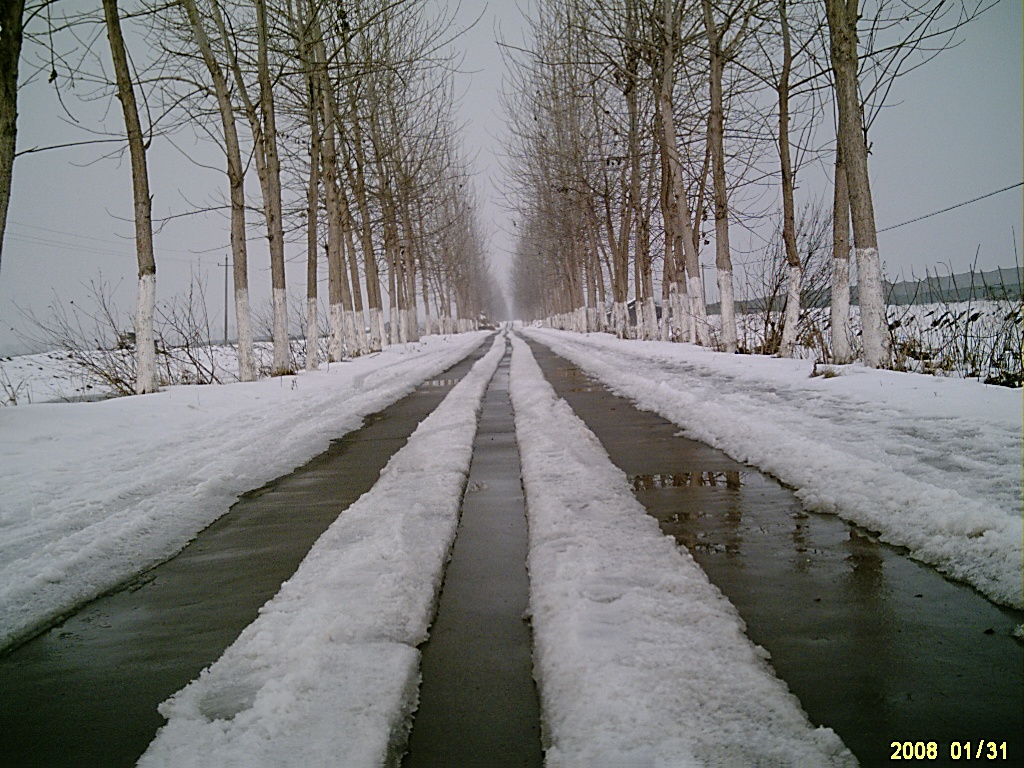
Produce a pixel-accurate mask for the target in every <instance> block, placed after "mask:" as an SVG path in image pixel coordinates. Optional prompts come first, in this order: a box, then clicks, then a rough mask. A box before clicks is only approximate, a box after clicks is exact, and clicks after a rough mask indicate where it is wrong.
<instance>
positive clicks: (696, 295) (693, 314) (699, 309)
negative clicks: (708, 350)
mask: <svg viewBox="0 0 1024 768" xmlns="http://www.w3.org/2000/svg"><path fill="white" fill-rule="evenodd" d="M686 287H687V295H688V296H689V297H690V323H691V328H690V338H691V339H695V340H696V342H697V343H698V344H700V345H701V346H702V347H710V346H711V333H710V331H709V329H708V315H707V307H705V305H704V286H703V285H702V284H701V282H700V276H699V275H691V276H690V277H688V278H687V279H686Z"/></svg>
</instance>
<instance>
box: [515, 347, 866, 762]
mask: <svg viewBox="0 0 1024 768" xmlns="http://www.w3.org/2000/svg"><path fill="white" fill-rule="evenodd" d="M513 345H514V346H513V350H514V352H513V358H512V379H511V395H512V403H513V407H514V409H515V418H516V434H517V439H518V441H519V447H520V455H521V458H522V463H523V484H524V487H525V489H526V502H527V509H528V515H529V524H530V554H529V569H530V611H531V613H532V621H533V628H534V643H535V645H534V659H535V661H534V664H535V675H536V677H537V680H538V684H539V688H540V694H541V705H542V709H543V717H544V728H545V735H546V741H547V744H546V747H547V764H548V765H549V766H592V765H648V766H669V765H671V766H681V765H709V766H719V765H755V764H757V765H815V766H827V765H856V761H855V759H854V758H853V756H852V755H851V754H850V752H849V751H848V750H847V749H846V747H845V746H844V745H843V743H842V742H841V740H840V739H839V737H838V736H836V734H835V733H834V732H833V731H832V730H831V729H829V728H817V729H816V728H814V727H813V726H812V725H811V724H810V722H808V720H807V717H806V715H805V714H804V712H803V710H802V709H801V707H800V703H799V702H798V701H797V699H796V698H795V697H794V696H793V695H792V694H790V693H789V692H788V690H787V688H786V686H785V684H784V683H783V682H781V681H780V680H779V679H778V678H777V677H775V675H774V673H773V671H772V669H771V668H770V667H769V665H768V664H767V663H766V661H765V658H766V655H767V652H766V651H764V650H763V649H762V648H760V647H758V646H755V645H754V644H753V643H751V641H750V640H749V639H748V638H747V637H746V635H744V633H743V630H744V625H743V621H742V619H741V618H740V617H739V615H738V614H737V613H736V610H735V608H734V607H733V606H732V604H731V603H730V602H729V601H728V600H727V599H726V598H725V597H724V596H723V595H722V594H721V592H720V591H719V590H718V588H717V587H715V586H714V585H712V584H711V583H710V582H709V581H708V579H707V577H706V576H705V574H704V571H702V570H701V568H700V567H699V566H698V565H697V564H696V563H695V562H694V560H693V559H692V558H691V557H690V555H689V553H687V552H686V551H685V550H684V549H681V548H679V547H677V546H676V544H675V542H674V541H673V540H672V539H671V538H668V537H666V536H664V535H663V534H662V533H661V531H660V530H659V528H658V524H657V522H656V521H655V520H654V519H653V518H651V517H650V516H649V515H648V514H647V513H646V512H645V510H644V509H643V507H642V506H641V505H640V504H639V502H637V501H636V499H635V498H634V497H633V495H632V493H631V492H630V490H629V483H628V482H627V479H626V477H625V475H624V474H623V473H622V472H621V471H620V470H619V469H617V468H616V467H615V466H614V465H613V464H612V463H611V461H610V460H609V459H608V456H607V454H606V453H605V452H604V449H603V448H602V447H601V444H600V443H599V442H598V440H597V438H596V437H594V435H593V433H592V432H590V430H589V429H587V427H586V426H585V425H584V424H583V422H581V421H580V420H579V419H578V418H577V417H576V416H575V414H573V412H572V410H571V409H570V408H569V406H568V405H567V404H566V403H565V402H564V401H562V400H560V399H558V398H557V397H556V396H555V393H554V391H553V390H552V389H551V387H550V385H549V384H548V383H547V382H546V381H545V380H544V378H543V376H542V374H541V372H540V369H539V368H538V366H537V363H536V362H535V361H534V359H533V356H532V354H531V353H530V351H529V348H528V347H527V346H526V344H525V343H524V342H522V341H521V340H519V339H514V340H513Z"/></svg>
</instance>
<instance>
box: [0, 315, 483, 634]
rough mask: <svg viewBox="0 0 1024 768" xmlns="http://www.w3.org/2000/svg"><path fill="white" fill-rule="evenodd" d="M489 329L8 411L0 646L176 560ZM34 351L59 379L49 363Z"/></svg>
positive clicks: (1, 506) (45, 375)
mask: <svg viewBox="0 0 1024 768" xmlns="http://www.w3.org/2000/svg"><path fill="white" fill-rule="evenodd" d="M485 336H486V334H485V333H482V332H478V333H472V334H461V335H457V336H447V337H441V336H429V337H426V338H425V339H424V341H423V342H420V343H417V344H408V345H399V346H395V347H389V348H388V349H387V350H386V351H385V352H383V353H381V354H379V355H374V356H370V357H364V358H359V359H356V360H353V361H352V362H347V363H343V364H334V365H331V366H330V369H329V370H326V366H325V369H324V370H320V371H315V372H312V373H300V374H298V375H297V376H289V377H285V378H278V379H264V380H262V381H258V382H253V383H248V384H240V383H234V384H229V385H223V386H217V385H209V386H182V387H169V388H167V389H165V390H163V391H161V392H159V393H157V394H153V395H145V396H142V397H127V398H118V399H114V400H105V401H101V402H94V403H52V404H35V405H18V406H8V407H5V408H0V435H2V438H0V489H2V491H0V649H2V648H4V647H5V646H8V645H10V644H11V643H12V642H16V641H17V640H18V639H19V638H23V637H25V636H26V635H28V634H31V633H32V632H33V631H35V630H36V629H37V628H39V627H41V626H44V625H46V624H47V623H49V622H52V621H53V620H55V619H56V618H58V617H60V616H61V615H64V614H66V613H67V612H69V611H71V610H72V609H74V608H75V607H76V606H78V605H81V604H82V603H84V602H86V601H88V600H90V599H92V598H94V597H96V596H97V595H99V594H102V593H103V592H105V591H107V590H109V589H112V588H113V587H115V586H117V585H118V584H120V583H123V582H124V581H125V580H127V579H130V578H132V577H133V576H134V575H135V574H137V573H139V572H140V571H142V570H144V569H146V568H148V567H150V566H153V565H155V564H157V563H159V562H161V561H163V560H165V559H167V558H168V557H170V556H172V555H173V554H174V553H176V552H177V551H179V550H180V549H181V548H182V547H184V546H185V545H186V544H187V543H188V542H189V541H190V540H191V539H192V538H193V537H194V536H195V534H196V533H198V532H199V531H200V530H202V529H203V528H205V527H206V526H207V525H209V524H210V523H211V522H213V520H215V519H216V518H217V517H219V516H220V515H222V514H224V513H225V512H226V511H227V510H228V508H229V507H230V506H231V504H232V503H234V501H235V500H236V498H237V497H238V495H239V494H241V493H244V492H245V491H248V490H251V489H253V488H257V487H259V486H261V485H262V484H263V483H265V482H267V481H269V480H272V479H273V478H275V477H278V476H280V475H282V474H285V473H287V472H290V471H291V470H292V469H294V468H295V467H297V466H299V465H301V464H303V463H304V462H306V461H308V460H309V459H310V458H312V457H313V456H315V455H316V454H318V453H320V452H322V451H324V450H326V448H327V446H328V444H329V443H330V441H331V439H333V438H336V437H340V436H341V435H343V434H344V433H346V432H348V431H350V430H352V429H355V428H357V427H358V426H359V425H360V424H361V422H362V418H363V417H364V416H366V415H368V414H371V413H374V412H376V411H378V410H380V409H381V408H384V407H386V406H387V405H389V404H391V403H392V402H394V401H395V400H397V399H399V398H400V397H402V396H404V395H405V394H407V393H409V392H411V391H412V390H413V389H414V388H415V387H416V386H417V385H418V384H419V383H421V382H423V381H424V380H426V379H428V378H430V377H431V376H434V375H436V374H437V373H439V372H441V371H443V370H445V369H446V368H448V367H450V366H451V365H453V364H454V363H455V362H457V361H458V360H460V359H462V358H463V357H465V355H466V354H467V353H468V352H469V351H470V350H471V349H472V348H473V347H475V346H477V345H479V344H480V343H481V341H482V339H484V338H485ZM33 358H35V361H34V363H35V364H36V366H37V367H38V368H42V369H43V370H41V371H39V373H40V374H41V376H40V377H41V378H42V379H44V380H49V377H50V376H51V375H53V369H50V371H49V372H47V370H46V367H45V361H46V360H47V359H49V358H47V356H45V355H43V356H33ZM22 362H23V363H24V362H25V361H22Z"/></svg>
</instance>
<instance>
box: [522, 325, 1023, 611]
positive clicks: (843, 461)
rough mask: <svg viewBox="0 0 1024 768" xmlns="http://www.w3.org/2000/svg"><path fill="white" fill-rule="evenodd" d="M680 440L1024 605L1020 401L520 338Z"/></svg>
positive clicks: (707, 355) (961, 386)
mask: <svg viewBox="0 0 1024 768" xmlns="http://www.w3.org/2000/svg"><path fill="white" fill-rule="evenodd" d="M528 335H529V336H530V337H531V338H536V339H538V340H539V341H541V342H543V343H545V344H547V345H548V346H550V347H551V348H552V349H553V350H554V351H555V352H557V353H558V354H560V355H563V356H564V357H566V358H568V359H570V360H572V361H573V362H574V363H576V364H577V365H579V366H580V367H581V368H583V369H584V370H586V371H588V372H590V373H592V374H594V375H595V376H597V377H598V378H599V379H600V380H601V381H602V382H604V383H605V384H606V385H608V386H610V387H611V388H612V390H613V391H615V392H616V393H617V394H620V395H623V396H624V397H627V398H629V399H630V400H633V401H634V402H635V403H637V404H638V405H639V406H640V407H641V408H644V409H647V410H651V411H654V412H655V413H658V414H660V415H661V416H663V417H665V418H667V419H669V420H670V421H673V422H674V423H676V424H678V425H680V427H681V428H682V430H683V432H684V434H685V435H686V436H687V437H691V438H693V439H696V440H701V441H703V442H706V443H708V444H710V445H712V446H714V447H716V448H719V449H721V450H723V451H725V452H726V453H728V454H729V455H730V456H732V457H733V458H735V459H737V460H738V461H741V462H745V463H749V464H753V465H754V466H756V467H758V468H760V469H762V470H764V471H766V472H768V473H770V474H772V475H774V476H775V477H777V478H779V479H780V480H782V482H784V483H786V484H787V485H789V486H791V487H793V488H794V489H795V490H796V493H797V496H798V497H799V498H800V499H801V501H802V502H803V503H804V505H805V506H806V507H807V508H808V509H811V510H814V511H819V512H830V513H837V514H839V515H841V516H842V517H844V518H846V519H847V520H850V521H852V522H855V523H857V524H859V525H863V526H864V527H866V528H868V529H871V530H874V531H878V532H881V533H882V538H883V540H884V541H886V542H888V543H891V544H897V545H901V546H905V547H908V548H909V549H910V550H911V554H912V556H913V557H915V558H917V559H919V560H922V561H924V562H927V563H931V564H933V565H936V566H937V567H938V568H939V569H940V570H942V571H943V572H945V573H947V574H949V575H951V576H953V577H954V578H956V579H959V580H962V581H965V582H967V583H968V584H971V585H972V586H974V587H976V588H977V589H978V590H980V591H981V592H983V593H985V594H986V595H988V596H989V597H990V598H991V599H992V600H994V601H996V602H999V603H1002V604H1005V605H1010V606H1014V607H1016V608H1021V607H1024V586H1022V567H1021V564H1022V526H1021V502H1020V500H1021V453H1022V440H1021V395H1020V391H1019V390H1012V389H1007V388H1005V387H996V386H988V385H984V384H979V383H978V382H974V381H963V380H954V379H942V378H936V377H933V376H923V375H918V374H908V373H894V372H891V371H876V370H870V369H866V368H863V367H861V366H846V367H842V368H840V369H838V370H840V371H841V375H840V376H837V377H835V378H829V379H825V378H822V377H818V378H810V376H809V375H810V371H811V363H810V362H808V361H799V360H781V359H774V358H765V357H760V356H749V355H724V354H719V353H715V352H710V351H706V350H703V349H700V348H698V347H693V346H691V345H686V344H665V343H661V342H639V341H627V342H623V341H620V340H618V339H615V338H613V337H611V336H608V335H605V334H592V335H588V336H582V335H579V334H570V333H560V332H557V331H548V330H543V331H540V330H535V329H531V330H529V331H528Z"/></svg>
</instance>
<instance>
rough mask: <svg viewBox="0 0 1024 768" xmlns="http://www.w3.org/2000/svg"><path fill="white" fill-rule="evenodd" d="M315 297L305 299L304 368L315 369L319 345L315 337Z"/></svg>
mask: <svg viewBox="0 0 1024 768" xmlns="http://www.w3.org/2000/svg"><path fill="white" fill-rule="evenodd" d="M318 322H319V318H318V317H317V306H316V299H311V298H307V299H306V370H307V371H315V370H316V369H317V366H318V365H319V364H320V346H319V339H318V337H317V327H316V326H317V323H318Z"/></svg>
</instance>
